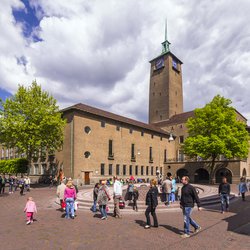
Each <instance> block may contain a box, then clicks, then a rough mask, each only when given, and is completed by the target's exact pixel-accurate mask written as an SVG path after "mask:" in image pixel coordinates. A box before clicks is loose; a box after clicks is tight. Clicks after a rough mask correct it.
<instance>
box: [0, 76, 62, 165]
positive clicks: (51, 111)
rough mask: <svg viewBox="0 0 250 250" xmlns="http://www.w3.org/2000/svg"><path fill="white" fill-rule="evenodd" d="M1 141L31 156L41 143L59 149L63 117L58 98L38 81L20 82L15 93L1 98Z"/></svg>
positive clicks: (41, 145) (52, 148)
mask: <svg viewBox="0 0 250 250" xmlns="http://www.w3.org/2000/svg"><path fill="white" fill-rule="evenodd" d="M1 106H2V110H1V114H0V131H1V132H0V142H1V143H2V144H3V145H5V146H7V147H11V148H14V147H17V148H18V150H19V152H20V153H26V156H27V158H28V159H29V161H30V159H31V158H32V156H33V155H34V153H36V152H38V151H39V150H40V149H41V147H47V149H48V150H52V151H55V150H57V149H59V148H60V147H61V146H62V143H63V128H64V125H65V121H64V120H63V119H62V116H61V113H60V112H59V107H58V106H57V104H56V100H55V99H54V98H53V97H52V96H51V95H49V93H48V92H45V91H42V88H41V86H39V85H38V84H37V83H36V82H35V81H34V82H33V83H32V84H31V86H29V87H27V88H26V87H24V86H20V85H19V87H18V90H17V92H16V94H15V95H13V96H12V97H10V98H8V99H6V100H5V102H3V101H1Z"/></svg>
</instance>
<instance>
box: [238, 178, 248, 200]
mask: <svg viewBox="0 0 250 250" xmlns="http://www.w3.org/2000/svg"><path fill="white" fill-rule="evenodd" d="M247 191H248V190H247V184H246V181H245V178H244V177H242V178H240V184H239V195H240V194H241V197H242V201H245V193H246V192H247Z"/></svg>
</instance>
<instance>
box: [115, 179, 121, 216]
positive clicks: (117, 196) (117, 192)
mask: <svg viewBox="0 0 250 250" xmlns="http://www.w3.org/2000/svg"><path fill="white" fill-rule="evenodd" d="M113 188H114V190H113V194H114V196H113V199H114V214H113V217H115V218H118V219H121V218H122V217H121V214H120V208H119V202H120V199H121V198H122V184H121V182H120V179H119V177H118V176H114V187H113Z"/></svg>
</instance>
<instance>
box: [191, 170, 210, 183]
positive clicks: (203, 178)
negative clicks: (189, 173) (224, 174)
mask: <svg viewBox="0 0 250 250" xmlns="http://www.w3.org/2000/svg"><path fill="white" fill-rule="evenodd" d="M194 182H195V183H209V173H208V171H207V170H206V169H204V168H199V169H197V170H196V171H195V173H194Z"/></svg>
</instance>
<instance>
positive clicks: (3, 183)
mask: <svg viewBox="0 0 250 250" xmlns="http://www.w3.org/2000/svg"><path fill="white" fill-rule="evenodd" d="M6 182H7V179H6V178H5V175H3V177H2V178H1V186H0V187H1V189H0V194H1V193H2V194H4V192H5V184H6Z"/></svg>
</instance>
